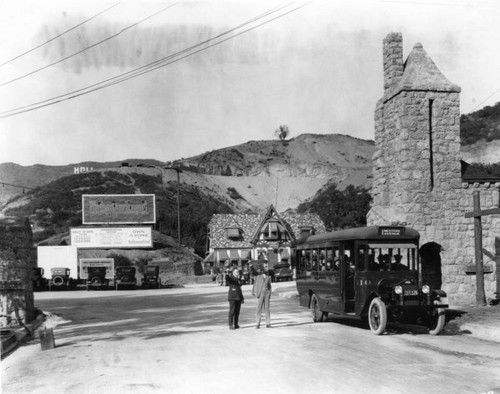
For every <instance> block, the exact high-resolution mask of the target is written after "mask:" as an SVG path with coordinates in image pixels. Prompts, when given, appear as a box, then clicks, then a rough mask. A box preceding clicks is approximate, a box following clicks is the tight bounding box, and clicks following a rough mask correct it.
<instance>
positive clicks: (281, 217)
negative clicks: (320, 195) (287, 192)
mask: <svg viewBox="0 0 500 394" xmlns="http://www.w3.org/2000/svg"><path fill="white" fill-rule="evenodd" d="M316 232H318V233H322V232H325V224H324V223H323V221H322V220H321V219H320V217H319V216H318V215H316V214H292V213H288V212H284V213H278V212H277V211H276V209H275V208H274V206H273V205H270V206H269V207H268V208H266V209H265V210H263V211H261V212H260V213H254V214H215V215H213V216H212V219H211V220H210V222H209V224H208V241H209V252H210V253H209V255H208V256H207V257H206V258H205V264H207V265H210V266H211V267H220V266H221V265H223V264H224V263H225V262H226V261H228V260H229V261H230V262H231V264H235V265H238V266H242V265H245V264H247V263H248V262H249V261H250V260H257V259H261V260H267V261H268V262H269V264H270V267H272V266H273V265H274V264H275V263H278V262H287V263H290V262H291V261H290V259H291V248H292V246H293V244H294V243H295V241H296V240H297V239H298V238H299V237H300V236H302V235H305V234H314V233H316Z"/></svg>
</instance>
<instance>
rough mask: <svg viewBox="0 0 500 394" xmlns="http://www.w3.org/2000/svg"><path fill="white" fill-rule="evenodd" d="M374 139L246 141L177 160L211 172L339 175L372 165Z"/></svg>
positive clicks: (317, 136) (333, 136)
mask: <svg viewBox="0 0 500 394" xmlns="http://www.w3.org/2000/svg"><path fill="white" fill-rule="evenodd" d="M373 150H374V145H373V141H369V140H361V139H357V138H353V137H350V136H347V135H341V134H326V135H323V134H302V135H300V136H298V137H296V138H292V139H290V140H288V141H286V142H285V143H283V142H282V141H279V140H271V141H249V142H247V143H245V144H241V145H237V146H233V147H228V148H224V149H219V150H215V151H211V152H207V153H204V154H202V155H199V156H195V157H192V158H189V159H183V160H179V161H176V163H181V164H182V165H185V166H189V167H191V168H196V170H197V171H199V172H201V173H204V174H210V175H225V176H270V175H271V176H279V177H283V176H285V177H319V178H329V177H332V176H333V177H336V178H339V179H344V178H345V177H347V176H350V175H351V174H353V173H355V172H357V171H359V170H361V171H364V170H366V169H367V168H371V156H372V154H373Z"/></svg>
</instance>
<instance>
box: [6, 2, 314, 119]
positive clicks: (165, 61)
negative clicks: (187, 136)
mask: <svg viewBox="0 0 500 394" xmlns="http://www.w3.org/2000/svg"><path fill="white" fill-rule="evenodd" d="M310 3H311V1H309V2H308V3H305V4H303V5H300V6H298V7H296V8H294V9H291V10H289V11H287V12H284V13H282V14H280V15H278V16H276V17H274V18H271V19H269V20H266V21H264V22H262V23H260V24H258V25H256V26H253V27H251V28H248V29H246V30H244V31H241V32H239V33H236V34H234V35H232V36H230V37H228V38H225V39H223V40H220V41H217V42H215V43H213V44H210V45H206V46H204V47H202V48H201V49H197V50H196V51H193V49H196V48H197V47H200V46H203V45H205V44H207V43H209V42H211V41H214V40H216V39H218V38H221V37H223V36H224V35H227V34H229V33H232V32H234V31H235V30H237V29H239V28H241V27H243V26H246V25H248V24H251V23H253V22H256V21H258V20H260V19H263V18H265V17H266V16H269V15H272V14H273V13H276V12H278V11H281V10H282V9H284V8H286V7H288V6H289V5H291V4H293V2H292V3H288V4H286V5H284V6H280V7H276V8H275V9H272V10H269V11H266V12H265V13H263V14H261V15H260V16H257V17H255V18H252V19H251V20H249V21H247V22H245V23H243V24H241V25H239V26H237V27H235V28H233V29H230V30H228V31H226V32H224V33H221V34H219V35H217V36H215V37H212V38H210V39H208V40H205V41H203V42H201V43H198V44H196V45H194V46H192V47H189V48H186V49H184V50H182V51H180V52H177V53H175V54H172V55H169V56H167V57H165V58H162V59H159V60H157V61H155V62H152V63H149V64H147V65H144V66H142V67H139V68H136V69H134V70H131V71H128V72H126V73H123V74H120V75H118V76H115V77H112V78H109V79H106V80H104V81H101V82H98V83H95V84H93V85H89V86H87V87H84V88H81V89H78V90H75V91H72V92H69V93H66V94H63V95H60V96H56V97H53V98H50V99H46V100H43V101H40V102H37V103H33V104H30V105H26V106H23V107H18V108H14V109H12V110H8V111H4V112H2V113H0V118H6V117H10V116H14V115H18V114H21V113H25V112H30V111H34V110H36V109H39V108H43V107H47V106H50V105H54V104H57V103H60V102H63V101H66V100H70V99H73V98H76V97H79V96H82V95H85V94H88V93H92V92H95V91H97V90H101V89H104V88H107V87H110V86H113V85H116V84H118V83H122V82H125V81H127V80H129V79H132V78H135V77H138V76H140V75H143V74H146V73H149V72H151V71H155V70H157V69H159V68H162V67H166V66H168V65H170V64H172V63H176V62H178V61H180V60H183V59H185V58H187V57H190V56H193V55H195V54H197V53H199V52H202V51H204V50H206V49H209V48H211V47H213V46H216V45H220V44H222V43H224V42H226V41H228V40H231V39H233V38H235V37H238V36H240V35H242V34H245V33H247V32H249V31H251V30H254V29H256V28H258V27H261V26H263V25H265V24H268V23H270V22H273V21H274V20H276V19H279V18H282V17H284V16H285V15H288V14H290V13H292V12H295V11H297V10H299V9H300V8H303V7H305V6H306V5H308V4H310ZM190 51H193V52H190ZM186 52H188V53H187V54H185V55H184V56H181V57H180V58H179V57H178V56H179V55H181V54H183V53H186Z"/></svg>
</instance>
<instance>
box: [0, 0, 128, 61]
mask: <svg viewBox="0 0 500 394" xmlns="http://www.w3.org/2000/svg"><path fill="white" fill-rule="evenodd" d="M119 4H121V2H120V3H116V4H114V5H112V6H111V7H109V8H106V9H105V10H104V11H101V12H99V13H98V14H96V15H94V16H93V17H91V18H89V19H87V20H85V21H83V22H81V23H79V24H78V25H76V26H73V27H72V28H70V29H68V30H66V31H65V32H62V33H61V34H58V35H57V36H55V37H53V38H51V39H49V40H47V41H45V42H44V43H42V44H40V45H38V46H36V47H34V48H31V49H30V50H28V51H26V52H23V53H21V54H20V55H17V56H15V57H13V58H12V59H10V60H7V61H6V62H5V63H2V64H0V67H3V66H5V65H6V64H9V63H10V62H13V61H14V60H16V59H19V58H20V57H22V56H24V55H27V54H28V53H31V52H33V51H35V50H37V49H38V48H41V47H43V46H44V45H47V44H48V43H49V42H52V41H54V40H56V39H58V38H59V37H62V36H63V35H65V34H67V33H69V32H70V31H72V30H75V29H76V28H78V27H80V26H82V25H84V24H85V23H87V22H90V21H91V20H92V19H95V18H97V17H98V16H100V15H102V14H104V13H105V12H107V11H109V10H110V9H112V8H114V7H116V6H117V5H119Z"/></svg>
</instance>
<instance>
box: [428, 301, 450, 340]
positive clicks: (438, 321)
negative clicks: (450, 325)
mask: <svg viewBox="0 0 500 394" xmlns="http://www.w3.org/2000/svg"><path fill="white" fill-rule="evenodd" d="M434 305H442V303H441V301H439V300H434ZM429 320H430V322H429V334H430V335H438V334H439V333H440V332H441V331H442V329H443V328H444V324H445V322H446V314H445V311H444V308H433V310H432V311H431V315H430V319H429Z"/></svg>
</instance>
